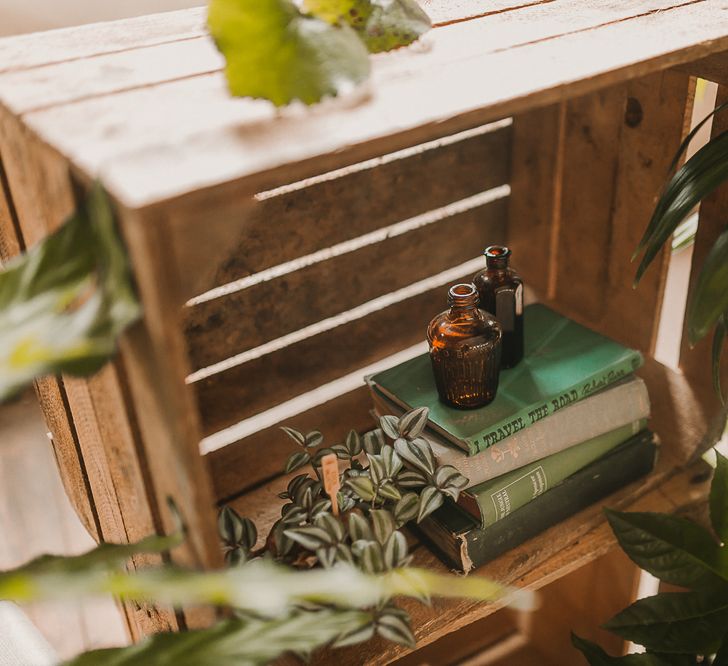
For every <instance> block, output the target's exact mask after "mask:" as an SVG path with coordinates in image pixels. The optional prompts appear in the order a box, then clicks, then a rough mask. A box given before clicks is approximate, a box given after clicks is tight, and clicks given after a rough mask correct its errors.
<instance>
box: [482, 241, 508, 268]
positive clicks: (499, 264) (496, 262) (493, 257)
mask: <svg viewBox="0 0 728 666" xmlns="http://www.w3.org/2000/svg"><path fill="white" fill-rule="evenodd" d="M483 254H484V255H485V265H486V267H487V268H488V269H489V270H496V271H499V270H500V271H502V270H505V269H507V268H508V262H509V260H510V257H511V251H510V249H508V248H507V247H506V246H505V245H491V246H490V247H486V248H485V251H484V252H483Z"/></svg>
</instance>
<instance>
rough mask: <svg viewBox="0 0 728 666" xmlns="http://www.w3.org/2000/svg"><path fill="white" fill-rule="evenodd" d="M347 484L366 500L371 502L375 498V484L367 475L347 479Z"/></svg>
mask: <svg viewBox="0 0 728 666" xmlns="http://www.w3.org/2000/svg"><path fill="white" fill-rule="evenodd" d="M346 485H347V486H349V488H351V489H352V490H353V491H354V492H355V493H356V494H357V495H358V496H359V497H360V498H361V499H362V500H364V501H365V502H371V501H372V500H373V499H374V485H373V484H372V480H371V479H369V478H367V477H366V476H357V477H354V478H353V479H347V480H346Z"/></svg>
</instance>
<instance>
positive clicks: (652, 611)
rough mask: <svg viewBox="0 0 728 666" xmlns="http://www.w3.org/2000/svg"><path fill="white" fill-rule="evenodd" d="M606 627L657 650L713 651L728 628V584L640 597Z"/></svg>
mask: <svg viewBox="0 0 728 666" xmlns="http://www.w3.org/2000/svg"><path fill="white" fill-rule="evenodd" d="M604 628H605V629H608V630H609V631H612V632H614V633H615V634H617V635H619V636H621V637H622V638H625V639H626V640H629V641H633V642H634V643H638V644H640V645H644V646H645V647H646V648H647V649H648V650H653V651H656V652H671V653H673V652H676V653H683V654H688V653H689V654H712V653H713V652H715V651H716V650H718V648H719V647H720V642H721V638H722V636H723V634H724V633H725V632H726V631H728V585H726V586H724V587H723V588H718V589H712V590H700V591H697V592H666V593H663V594H658V595H656V596H653V597H647V598H646V599H640V600H639V601H636V602H635V603H633V604H632V605H631V606H629V607H628V608H626V609H625V610H623V611H622V612H620V613H618V614H617V615H616V616H615V617H613V618H612V619H611V620H609V622H607V623H606V624H605V625H604Z"/></svg>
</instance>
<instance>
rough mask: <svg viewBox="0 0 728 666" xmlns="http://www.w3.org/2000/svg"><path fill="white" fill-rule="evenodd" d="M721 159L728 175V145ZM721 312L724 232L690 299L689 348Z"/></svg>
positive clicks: (727, 280) (726, 278) (727, 294)
mask: <svg viewBox="0 0 728 666" xmlns="http://www.w3.org/2000/svg"><path fill="white" fill-rule="evenodd" d="M723 159H724V161H725V163H726V170H727V172H728V142H727V143H726V153H725V155H724V158H723ZM727 213H728V211H727ZM725 312H728V228H727V229H726V230H725V231H724V232H723V233H722V234H721V235H720V236H718V238H717V239H716V241H715V243H714V244H713V247H712V248H711V249H710V252H708V256H707V257H705V261H704V262H703V266H702V268H701V269H700V274H699V275H698V280H697V282H696V283H695V287H694V289H693V292H692V294H691V296H690V302H689V303H688V310H687V321H688V336H689V339H690V342H691V344H694V343H696V342H697V341H698V340H700V339H701V338H703V337H704V336H705V335H707V333H708V331H710V329H711V328H713V325H714V324H715V323H716V322H717V321H718V319H719V318H720V317H721V316H722V315H723V313H725Z"/></svg>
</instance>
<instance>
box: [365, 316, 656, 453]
mask: <svg viewBox="0 0 728 666" xmlns="http://www.w3.org/2000/svg"><path fill="white" fill-rule="evenodd" d="M524 328H525V354H524V358H523V360H522V361H521V362H520V363H519V364H518V365H517V366H516V367H515V368H511V369H509V370H502V371H501V373H500V379H499V383H498V393H497V395H496V397H495V400H493V402H491V403H490V404H489V405H486V406H485V407H480V408H478V409H469V410H465V409H462V410H461V409H455V408H453V407H448V406H447V405H444V404H443V403H441V402H440V401H439V399H438V396H437V388H436V387H435V380H434V377H433V375H432V367H431V365H430V358H429V354H427V353H425V354H422V355H420V356H417V357H415V358H413V359H410V360H409V361H405V362H404V363H401V364H399V365H397V366H395V367H393V368H389V369H388V370H384V371H383V372H379V373H377V374H375V375H372V376H370V377H368V378H367V382H368V383H369V384H370V386H371V387H372V388H375V387H376V389H377V390H379V391H380V392H381V393H383V394H384V395H385V396H386V397H387V398H389V399H390V400H391V401H393V402H394V403H395V404H398V405H400V406H401V407H402V408H403V409H405V410H407V409H412V408H415V407H429V409H430V420H429V423H428V426H429V427H431V428H432V429H433V430H434V431H435V432H437V433H438V434H440V435H441V436H442V437H444V438H445V439H447V440H448V441H450V442H451V443H452V444H454V445H456V446H459V447H460V448H462V449H464V450H465V451H466V452H467V453H468V454H469V455H475V454H476V453H478V452H479V451H483V450H485V449H487V448H488V447H489V446H492V445H493V444H497V443H498V442H500V441H501V440H503V439H505V438H506V437H509V436H510V435H512V434H513V433H515V432H518V431H519V430H522V429H524V428H528V427H529V426H531V425H533V424H534V423H536V422H537V421H540V420H541V419H544V418H546V417H547V416H549V415H551V414H554V413H555V412H557V411H559V410H560V409H563V408H564V407H566V406H567V405H571V404H573V403H574V402H576V401H578V400H581V399H582V398H586V397H587V396H590V395H592V394H593V393H595V392H596V391H599V390H600V389H603V388H604V387H605V386H609V385H610V384H613V383H615V382H617V381H619V380H620V379H622V378H623V377H626V376H627V375H629V374H630V373H632V372H634V371H635V370H636V369H637V368H639V367H640V365H642V362H643V359H642V355H641V354H640V353H639V352H638V351H635V350H634V349H628V348H627V347H624V346H623V345H620V344H619V343H617V342H615V341H614V340H610V339H609V338H607V337H605V336H603V335H600V334H599V333H596V332H595V331H592V330H590V329H588V328H586V327H584V326H581V325H579V324H577V323H576V322H574V321H572V320H571V319H568V318H567V317H563V316H562V315H559V314H557V313H556V312H554V311H553V310H551V309H550V308H547V307H546V306H545V305H541V304H540V303H536V304H534V305H529V306H528V307H526V308H525V310H524Z"/></svg>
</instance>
